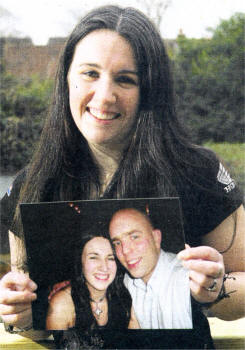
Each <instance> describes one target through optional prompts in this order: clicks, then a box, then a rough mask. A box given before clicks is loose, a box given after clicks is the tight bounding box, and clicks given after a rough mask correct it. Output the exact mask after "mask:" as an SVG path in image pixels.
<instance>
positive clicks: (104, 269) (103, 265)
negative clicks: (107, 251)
mask: <svg viewBox="0 0 245 350" xmlns="http://www.w3.org/2000/svg"><path fill="white" fill-rule="evenodd" d="M100 270H101V271H102V272H107V271H108V264H107V261H106V260H101V261H100Z"/></svg>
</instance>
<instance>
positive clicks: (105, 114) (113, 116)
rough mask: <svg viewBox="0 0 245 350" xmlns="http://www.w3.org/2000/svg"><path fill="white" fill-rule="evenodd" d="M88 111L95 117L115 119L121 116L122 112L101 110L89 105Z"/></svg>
mask: <svg viewBox="0 0 245 350" xmlns="http://www.w3.org/2000/svg"><path fill="white" fill-rule="evenodd" d="M86 111H87V112H89V113H90V114H91V115H92V116H93V117H95V118H96V119H99V120H113V119H117V118H119V117H120V116H121V114H120V113H115V112H101V111H100V110H98V109H95V108H90V107H87V108H86Z"/></svg>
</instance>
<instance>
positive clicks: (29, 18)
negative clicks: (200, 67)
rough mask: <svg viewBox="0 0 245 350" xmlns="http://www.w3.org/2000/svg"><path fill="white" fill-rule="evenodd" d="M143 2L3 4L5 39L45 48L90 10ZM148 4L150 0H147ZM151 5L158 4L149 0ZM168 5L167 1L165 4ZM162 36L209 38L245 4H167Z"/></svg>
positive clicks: (2, 0)
mask: <svg viewBox="0 0 245 350" xmlns="http://www.w3.org/2000/svg"><path fill="white" fill-rule="evenodd" d="M139 1H142V2H144V1H143V0H111V1H108V0H0V17H1V21H0V22H1V23H0V33H1V35H2V36H8V35H11V36H20V37H26V36H28V37H31V38H32V41H33V43H34V44H35V45H46V44H47V42H48V39H49V38H50V37H57V36H58V37H65V36H67V35H68V34H69V33H70V32H71V30H72V28H73V27H74V25H75V24H76V22H77V21H78V19H79V17H81V16H82V15H83V14H84V12H86V11H87V10H88V9H90V8H93V7H97V6H99V5H104V4H108V3H114V4H118V5H121V6H123V7H124V6H135V7H138V8H140V9H141V10H142V11H144V8H143V7H139V5H137V4H138V2H139ZM145 1H148V0H145ZM150 1H151V3H152V4H154V2H155V1H158V0H150ZM164 1H167V0H164ZM168 1H169V2H170V5H169V6H168V8H167V10H166V11H165V12H164V14H163V21H162V25H161V34H162V36H163V38H169V39H174V38H176V37H177V35H178V33H179V31H180V30H182V31H183V33H184V34H185V35H186V36H187V37H189V38H200V37H210V36H211V32H210V31H208V30H207V28H209V27H211V28H215V27H216V26H217V25H218V24H219V23H220V21H221V20H223V19H229V18H230V17H231V16H232V15H233V14H234V13H236V12H245V0H168Z"/></svg>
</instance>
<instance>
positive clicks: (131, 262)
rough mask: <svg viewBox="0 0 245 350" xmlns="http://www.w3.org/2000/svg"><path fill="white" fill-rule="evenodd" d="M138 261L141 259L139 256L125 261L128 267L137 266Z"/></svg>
mask: <svg viewBox="0 0 245 350" xmlns="http://www.w3.org/2000/svg"><path fill="white" fill-rule="evenodd" d="M140 261H141V258H138V259H132V260H129V261H127V265H128V268H129V269H134V268H136V267H137V266H138V264H139V263H140Z"/></svg>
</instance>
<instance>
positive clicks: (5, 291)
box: [0, 272, 37, 327]
mask: <svg viewBox="0 0 245 350" xmlns="http://www.w3.org/2000/svg"><path fill="white" fill-rule="evenodd" d="M36 289H37V285H36V283H34V282H33V281H32V280H31V279H30V278H29V277H28V275H26V274H24V273H18V272H9V273H7V274H6V275H5V276H4V277H3V278H2V279H1V281H0V315H1V318H2V319H3V321H4V322H5V323H7V324H12V325H15V326H17V327H26V326H29V325H30V324H31V322H32V308H31V302H32V301H34V300H36V298H37V295H36V294H35V293H34V291H35V290H36Z"/></svg>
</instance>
